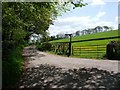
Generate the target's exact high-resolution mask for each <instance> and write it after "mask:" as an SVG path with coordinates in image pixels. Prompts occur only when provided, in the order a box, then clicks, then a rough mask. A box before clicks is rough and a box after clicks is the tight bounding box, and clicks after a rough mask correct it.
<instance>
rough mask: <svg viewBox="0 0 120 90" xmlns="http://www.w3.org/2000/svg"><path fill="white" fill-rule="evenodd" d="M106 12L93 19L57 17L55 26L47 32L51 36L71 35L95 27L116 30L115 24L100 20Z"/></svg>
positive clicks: (88, 17)
mask: <svg viewBox="0 0 120 90" xmlns="http://www.w3.org/2000/svg"><path fill="white" fill-rule="evenodd" d="M105 14H106V12H98V13H97V14H96V15H95V17H91V16H72V17H67V18H64V17H59V18H58V19H57V20H56V21H55V25H52V26H50V28H49V31H50V34H51V35H56V34H58V33H73V32H76V31H77V30H83V29H88V28H94V27H96V26H105V25H106V26H114V27H116V28H117V23H116V24H114V22H112V21H107V20H103V19H101V17H103V16H104V15H105Z"/></svg>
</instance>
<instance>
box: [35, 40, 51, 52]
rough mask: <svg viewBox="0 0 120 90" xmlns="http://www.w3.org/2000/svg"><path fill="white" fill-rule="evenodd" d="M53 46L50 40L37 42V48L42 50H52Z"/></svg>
mask: <svg viewBox="0 0 120 90" xmlns="http://www.w3.org/2000/svg"><path fill="white" fill-rule="evenodd" d="M51 48H52V44H51V43H48V42H45V43H40V44H37V49H38V50H40V51H51Z"/></svg>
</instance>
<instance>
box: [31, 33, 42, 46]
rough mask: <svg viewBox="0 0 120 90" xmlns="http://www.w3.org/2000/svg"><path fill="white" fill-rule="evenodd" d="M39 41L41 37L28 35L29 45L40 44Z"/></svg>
mask: <svg viewBox="0 0 120 90" xmlns="http://www.w3.org/2000/svg"><path fill="white" fill-rule="evenodd" d="M41 39H42V35H40V34H35V33H33V34H31V35H30V39H29V43H30V44H31V43H34V44H35V43H36V42H40V41H41Z"/></svg>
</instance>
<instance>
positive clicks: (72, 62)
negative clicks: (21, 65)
mask: <svg viewBox="0 0 120 90" xmlns="http://www.w3.org/2000/svg"><path fill="white" fill-rule="evenodd" d="M26 49H27V48H26ZM40 64H50V65H54V66H56V67H61V68H65V69H73V68H80V67H81V68H83V67H86V68H98V69H102V70H107V71H114V72H116V73H117V72H120V69H119V66H120V61H117V60H95V59H83V58H69V57H62V56H59V55H52V54H49V53H45V52H40V51H38V50H36V51H35V53H34V55H33V56H31V57H29V65H28V67H35V66H38V65H40Z"/></svg>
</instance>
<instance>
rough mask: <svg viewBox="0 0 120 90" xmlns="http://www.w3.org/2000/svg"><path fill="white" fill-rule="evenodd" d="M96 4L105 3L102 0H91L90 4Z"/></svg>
mask: <svg viewBox="0 0 120 90" xmlns="http://www.w3.org/2000/svg"><path fill="white" fill-rule="evenodd" d="M96 5H105V2H104V1H103V0H92V2H91V6H96Z"/></svg>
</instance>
